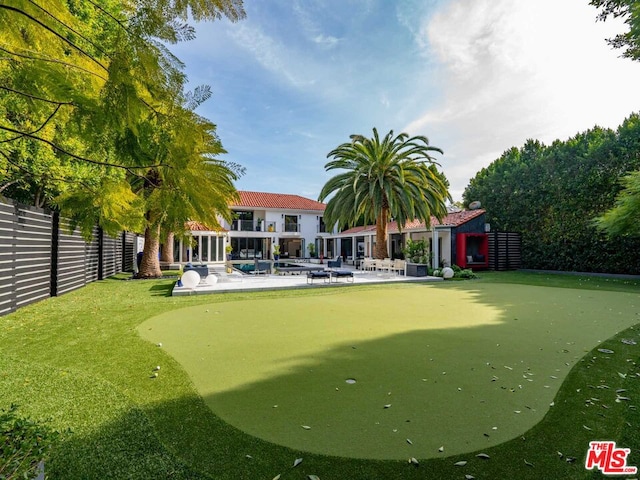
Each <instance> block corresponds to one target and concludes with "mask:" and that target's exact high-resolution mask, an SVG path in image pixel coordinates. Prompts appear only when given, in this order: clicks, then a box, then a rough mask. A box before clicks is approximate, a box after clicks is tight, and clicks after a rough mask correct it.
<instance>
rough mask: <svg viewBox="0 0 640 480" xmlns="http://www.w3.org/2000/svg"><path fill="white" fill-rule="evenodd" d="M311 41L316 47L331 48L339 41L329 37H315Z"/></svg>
mask: <svg viewBox="0 0 640 480" xmlns="http://www.w3.org/2000/svg"><path fill="white" fill-rule="evenodd" d="M313 41H314V42H315V43H317V44H318V45H322V46H324V47H328V48H333V47H335V46H336V45H337V44H338V42H339V41H340V40H339V39H337V38H336V37H333V36H331V35H316V36H315V37H313Z"/></svg>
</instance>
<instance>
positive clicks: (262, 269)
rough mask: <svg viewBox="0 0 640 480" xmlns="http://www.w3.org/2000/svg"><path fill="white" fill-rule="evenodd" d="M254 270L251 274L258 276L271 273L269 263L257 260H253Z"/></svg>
mask: <svg viewBox="0 0 640 480" xmlns="http://www.w3.org/2000/svg"><path fill="white" fill-rule="evenodd" d="M254 265H255V268H254V270H253V273H254V274H256V275H259V274H261V273H264V274H267V273H271V262H261V261H259V260H258V259H257V258H256V259H255V260H254Z"/></svg>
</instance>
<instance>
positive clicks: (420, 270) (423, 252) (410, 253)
mask: <svg viewBox="0 0 640 480" xmlns="http://www.w3.org/2000/svg"><path fill="white" fill-rule="evenodd" d="M402 252H403V253H404V255H405V259H406V260H407V276H410V277H426V276H427V275H428V274H429V257H430V254H429V250H428V246H427V242H426V241H425V240H415V241H414V240H411V239H409V240H407V245H406V246H405V248H404V249H403V250H402Z"/></svg>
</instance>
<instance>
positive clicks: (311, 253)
mask: <svg viewBox="0 0 640 480" xmlns="http://www.w3.org/2000/svg"><path fill="white" fill-rule="evenodd" d="M307 250H309V256H310V257H311V258H315V256H316V244H315V243H310V244H309V245H307Z"/></svg>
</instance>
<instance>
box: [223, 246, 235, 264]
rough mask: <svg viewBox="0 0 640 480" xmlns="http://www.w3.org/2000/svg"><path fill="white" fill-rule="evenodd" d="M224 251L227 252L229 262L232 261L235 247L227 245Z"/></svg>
mask: <svg viewBox="0 0 640 480" xmlns="http://www.w3.org/2000/svg"><path fill="white" fill-rule="evenodd" d="M224 251H225V252H227V260H231V252H233V247H232V246H231V244H230V243H229V244H227V246H226V247H224Z"/></svg>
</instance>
